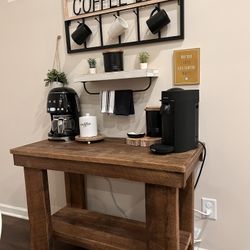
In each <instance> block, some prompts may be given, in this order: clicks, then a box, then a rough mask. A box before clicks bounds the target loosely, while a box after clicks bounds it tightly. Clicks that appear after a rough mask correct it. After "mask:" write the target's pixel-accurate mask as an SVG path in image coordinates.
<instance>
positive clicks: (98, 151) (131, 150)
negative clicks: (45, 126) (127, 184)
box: [10, 138, 202, 173]
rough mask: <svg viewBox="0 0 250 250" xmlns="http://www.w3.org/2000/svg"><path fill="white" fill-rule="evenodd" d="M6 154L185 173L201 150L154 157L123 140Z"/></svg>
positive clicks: (47, 145) (41, 145) (51, 144)
mask: <svg viewBox="0 0 250 250" xmlns="http://www.w3.org/2000/svg"><path fill="white" fill-rule="evenodd" d="M10 152H11V153H12V154H14V155H22V156H33V157H42V158H49V159H60V160H70V161H79V162H86V163H101V164H110V165H118V166H126V167H131V168H142V169H151V170H162V171H167V172H177V173H186V172H192V171H193V170H194V166H193V162H197V161H198V160H199V156H200V154H201V153H202V147H201V146H200V145H199V146H198V148H197V149H194V150H190V151H187V152H184V153H173V154H169V155H155V154H151V153H150V151H149V149H148V148H144V147H136V148H135V147H132V146H129V145H126V140H125V139H118V138H116V139H114V138H113V139H112V138H105V140H104V141H102V142H99V143H93V144H90V145H86V144H81V143H78V142H75V141H72V142H67V143H65V142H58V141H48V140H44V141H40V142H37V143H33V144H29V145H25V146H22V147H19V148H15V149H11V151H10Z"/></svg>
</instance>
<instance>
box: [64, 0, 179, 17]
mask: <svg viewBox="0 0 250 250" xmlns="http://www.w3.org/2000/svg"><path fill="white" fill-rule="evenodd" d="M169 1H174V0H147V1H143V2H140V3H132V4H127V5H124V6H120V7H113V8H108V9H104V10H99V11H95V12H90V13H85V14H81V15H77V16H73V17H68V18H65V21H69V20H78V19H81V18H86V17H92V16H98V15H103V14H109V13H114V12H117V11H122V10H123V11H124V10H129V9H135V8H138V7H146V6H148V5H153V4H157V3H162V2H169Z"/></svg>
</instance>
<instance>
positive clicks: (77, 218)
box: [52, 207, 191, 250]
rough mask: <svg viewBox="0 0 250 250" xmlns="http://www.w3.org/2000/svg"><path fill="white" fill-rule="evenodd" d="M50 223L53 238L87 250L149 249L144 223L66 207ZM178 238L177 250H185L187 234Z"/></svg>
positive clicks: (187, 239)
mask: <svg viewBox="0 0 250 250" xmlns="http://www.w3.org/2000/svg"><path fill="white" fill-rule="evenodd" d="M52 224H53V228H54V235H55V238H56V239H59V240H62V241H64V242H68V243H70V244H75V245H77V246H80V247H86V248H87V249H90V250H104V249H105V250H147V249H148V248H147V231H146V225H145V223H143V222H138V221H134V220H129V219H124V218H119V217H116V216H111V215H104V214H100V213H97V212H91V211H88V210H84V209H76V208H69V207H65V208H63V209H61V210H60V211H58V212H57V213H56V214H54V215H53V218H52ZM179 238H180V239H181V240H180V249H181V250H186V249H187V246H188V244H189V242H190V238H191V236H190V234H189V233H187V232H182V231H181V232H180V237H179ZM158 250H160V248H159V249H158ZM172 250H174V249H172Z"/></svg>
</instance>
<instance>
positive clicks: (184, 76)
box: [173, 48, 200, 85]
mask: <svg viewBox="0 0 250 250" xmlns="http://www.w3.org/2000/svg"><path fill="white" fill-rule="evenodd" d="M173 61H174V85H195V84H199V83H200V49H199V48H196V49H185V50H175V51H174V55H173Z"/></svg>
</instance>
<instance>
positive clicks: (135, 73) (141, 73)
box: [74, 69, 159, 82]
mask: <svg viewBox="0 0 250 250" xmlns="http://www.w3.org/2000/svg"><path fill="white" fill-rule="evenodd" d="M158 75H159V70H158V69H138V70H132V71H116V72H107V73H97V74H86V75H79V76H77V77H75V79H74V82H97V81H108V80H118V79H131V78H144V77H158Z"/></svg>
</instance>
